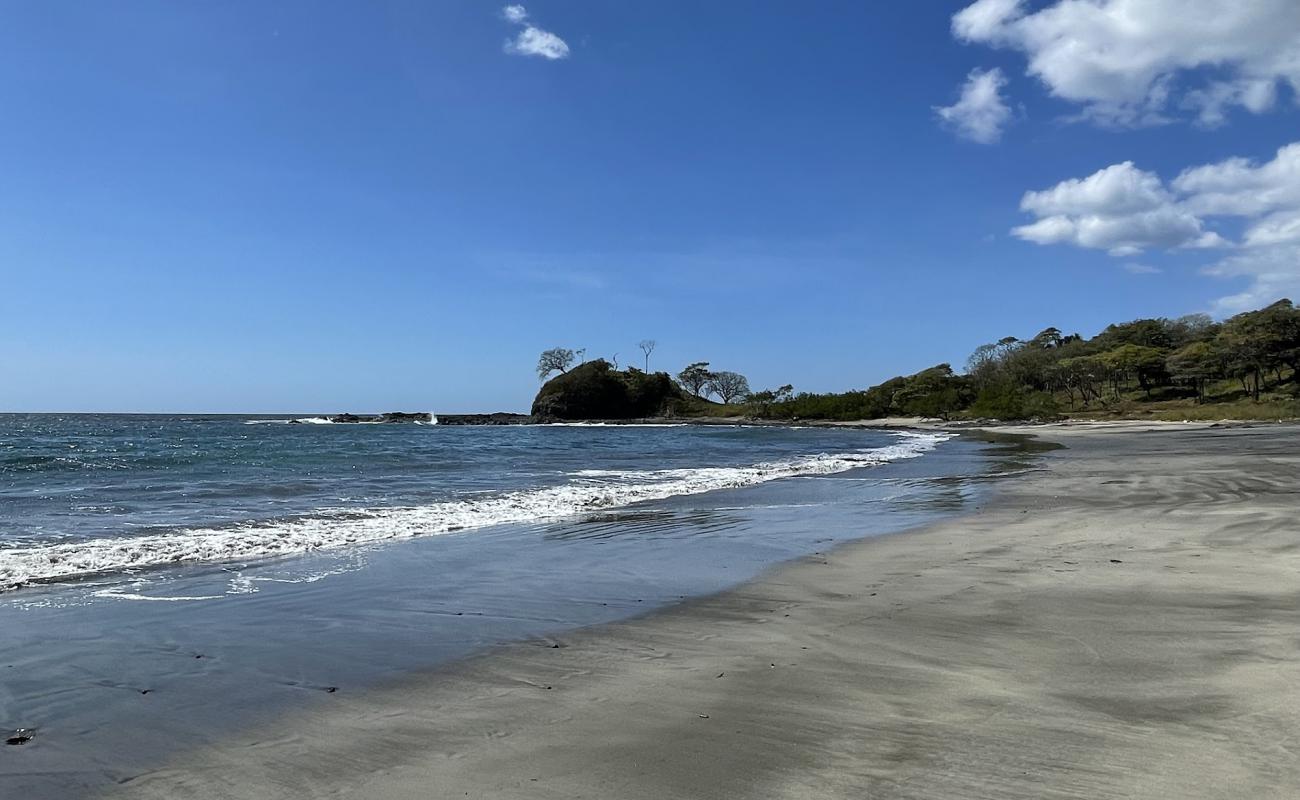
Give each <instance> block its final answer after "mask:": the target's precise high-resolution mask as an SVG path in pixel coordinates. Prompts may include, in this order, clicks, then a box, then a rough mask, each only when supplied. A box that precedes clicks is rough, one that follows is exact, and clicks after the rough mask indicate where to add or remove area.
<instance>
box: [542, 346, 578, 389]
mask: <svg viewBox="0 0 1300 800" xmlns="http://www.w3.org/2000/svg"><path fill="white" fill-rule="evenodd" d="M573 359H574V354H573V351H572V350H569V349H568V348H565V347H552V348H551V349H550V350H543V351H542V355H541V357H539V358H538V359H537V378H538V380H543V381H544V380H546V376H547V375H550V374H551V373H552V372H559V373H561V374H563V373H566V372H568V371H569V367H571V366H573Z"/></svg>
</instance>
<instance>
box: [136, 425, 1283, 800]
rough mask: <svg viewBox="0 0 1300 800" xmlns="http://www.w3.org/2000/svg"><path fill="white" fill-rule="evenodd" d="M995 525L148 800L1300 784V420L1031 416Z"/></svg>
mask: <svg viewBox="0 0 1300 800" xmlns="http://www.w3.org/2000/svg"><path fill="white" fill-rule="evenodd" d="M1035 433H1037V435H1038V436H1040V437H1042V438H1045V439H1055V440H1057V441H1060V442H1062V443H1064V444H1066V445H1067V449H1064V450H1060V451H1055V452H1052V453H1049V454H1047V455H1045V456H1044V457H1043V462H1042V466H1043V469H1042V470H1039V471H1037V472H1034V473H1032V474H1029V475H1026V476H1022V477H1020V478H1018V479H1015V480H1013V481H1009V482H1007V484H1006V485H1005V486H1004V489H1003V491H1002V492H1001V493H1000V494H999V495H998V496H997V497H996V498H995V499H994V500H992V501H991V502H989V503H988V504H987V505H985V506H984V507H983V508H980V509H978V510H977V511H976V512H974V513H972V514H970V515H968V516H966V517H963V518H960V519H957V520H954V521H951V522H946V523H942V524H939V525H936V526H934V527H931V528H928V529H925V530H922V531H917V532H910V533H905V534H900V535H895V536H887V537H882V538H877V539H872V540H866V541H863V542H860V543H855V544H851V545H847V546H844V547H842V548H840V549H838V550H836V551H834V552H832V553H830V554H825V555H820V556H816V557H811V558H805V559H803V560H801V561H798V562H795V563H793V564H790V565H788V566H785V567H781V568H779V569H777V570H775V571H773V572H771V573H769V574H768V575H767V576H765V577H764V578H762V579H760V580H757V581H754V582H751V583H748V584H745V585H744V586H742V587H740V588H739V589H736V590H733V591H729V592H726V593H724V594H721V595H717V596H715V597H711V598H707V599H703V600H699V601H696V602H693V603H690V604H686V605H683V606H678V607H675V608H672V609H670V610H667V611H663V612H659V613H656V614H654V615H651V616H648V617H645V618H642V619H638V620H632V621H629V622H623V623H616V624H611V625H605V626H601V627H598V628H593V629H589V630H586V631H583V632H580V633H577V634H574V635H570V636H567V637H564V638H563V639H561V640H548V641H544V642H534V643H529V644H523V645H514V646H509V647H505V648H501V649H500V650H498V651H496V652H494V653H492V654H490V655H488V656H485V657H482V658H478V659H474V660H472V661H468V662H465V663H462V664H460V665H459V666H456V667H454V668H451V669H446V670H442V671H439V672H436V673H433V674H428V675H422V676H418V677H413V678H410V679H408V680H406V681H404V682H402V683H401V684H400V685H396V686H392V687H390V688H388V689H385V690H382V691H376V692H371V693H357V694H355V695H348V694H345V693H339V694H338V695H335V696H333V699H334V700H336V701H337V702H334V703H332V704H331V705H330V706H329V707H328V708H325V709H320V710H313V711H311V712H308V713H302V714H299V715H296V716H290V717H287V718H284V719H281V720H279V721H278V722H277V723H276V724H275V725H273V726H268V727H263V728H258V729H250V730H248V731H246V732H244V733H243V734H241V735H238V736H235V737H233V738H232V739H231V740H230V741H229V742H227V743H226V744H225V745H224V746H222V747H219V748H208V749H205V750H203V751H200V752H195V753H191V754H189V755H187V756H184V757H182V758H179V759H177V760H176V761H175V762H174V763H173V764H171V765H170V766H169V767H167V768H166V769H162V770H157V771H154V772H150V773H148V774H145V775H140V776H138V777H135V778H133V779H131V780H128V781H126V782H124V783H123V784H122V785H121V786H119V787H118V788H117V790H116V791H115V792H114V793H113V795H112V796H114V797H132V798H168V800H178V799H179V798H205V800H208V799H212V798H268V797H277V798H307V797H312V798H321V797H357V798H362V797H364V798H378V799H379V800H387V799H396V798H430V797H439V798H441V797H490V798H574V797H590V798H647V799H649V798H654V799H655V800H659V799H660V798H735V797H755V798H759V797H762V798H783V797H784V798H824V797H846V798H847V797H853V798H860V797H871V798H1119V797H1192V798H1211V797H1222V798H1240V797H1252V798H1264V797H1277V798H1294V797H1297V796H1300V753H1297V749H1298V748H1300V743H1298V742H1297V740H1296V738H1295V737H1296V734H1295V731H1297V730H1300V691H1297V689H1296V687H1297V686H1300V634H1298V633H1297V631H1300V522H1297V516H1296V512H1297V509H1298V508H1300V494H1298V493H1297V492H1298V491H1300V487H1298V485H1297V477H1298V476H1300V429H1298V428H1295V427H1281V426H1263V427H1253V428H1232V429H1219V428H1196V427H1192V428H1189V429H1173V430H1156V431H1152V432H1142V431H1139V430H1133V429H1129V428H1124V427H1119V428H1108V429H1104V430H1089V429H1079V428H1071V429H1055V430H1054V429H1050V428H1040V429H1035Z"/></svg>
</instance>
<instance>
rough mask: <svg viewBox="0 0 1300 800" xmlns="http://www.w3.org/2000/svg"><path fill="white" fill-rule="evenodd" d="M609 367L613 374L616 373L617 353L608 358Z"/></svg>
mask: <svg viewBox="0 0 1300 800" xmlns="http://www.w3.org/2000/svg"><path fill="white" fill-rule="evenodd" d="M609 365H610V366H611V367H613V368H614V371H615V372H618V353H615V354H614V355H612V356H610V359H609Z"/></svg>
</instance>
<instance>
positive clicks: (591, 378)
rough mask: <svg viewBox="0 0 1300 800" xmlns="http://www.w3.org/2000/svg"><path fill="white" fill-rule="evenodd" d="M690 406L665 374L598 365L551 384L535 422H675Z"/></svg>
mask: <svg viewBox="0 0 1300 800" xmlns="http://www.w3.org/2000/svg"><path fill="white" fill-rule="evenodd" d="M687 402H688V399H687V397H686V395H685V393H684V392H682V390H681V389H680V388H678V386H677V384H675V383H673V379H672V378H670V377H668V373H666V372H652V373H645V372H642V371H641V370H639V369H635V368H630V369H627V370H625V371H619V370H616V369H614V368H613V367H612V366H611V365H610V364H609V362H607V361H604V360H601V359H597V360H595V361H588V362H587V363H585V364H580V365H578V366H576V367H574V368H573V369H571V370H569V371H568V372H565V373H563V374H560V375H557V376H555V377H554V378H551V379H550V380H549V381H547V382H546V384H545V385H544V386H542V388H541V391H539V392H538V393H537V398H536V399H535V400H533V417H535V418H536V419H537V420H538V421H539V422H545V421H549V420H629V419H639V418H642V417H657V416H671V415H673V414H674V413H675V412H677V411H679V410H680V409H681V407H682V406H683V405H685V404H686V403H687Z"/></svg>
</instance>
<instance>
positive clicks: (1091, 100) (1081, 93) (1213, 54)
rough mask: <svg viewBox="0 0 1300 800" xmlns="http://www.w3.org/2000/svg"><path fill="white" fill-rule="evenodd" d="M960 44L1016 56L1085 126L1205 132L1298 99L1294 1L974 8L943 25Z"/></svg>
mask: <svg viewBox="0 0 1300 800" xmlns="http://www.w3.org/2000/svg"><path fill="white" fill-rule="evenodd" d="M952 31H953V35H954V36H956V37H957V38H958V39H961V40H962V41H966V42H971V43H979V44H986V45H990V46H993V47H1005V48H1010V49H1014V50H1019V51H1022V52H1023V53H1024V54H1025V56H1026V57H1027V58H1028V60H1029V65H1028V72H1029V74H1030V75H1033V76H1034V77H1036V78H1038V79H1039V80H1041V81H1042V82H1043V84H1044V85H1045V86H1046V87H1047V89H1048V91H1049V92H1051V94H1053V95H1054V96H1056V97H1059V98H1061V99H1063V100H1068V101H1071V102H1073V103H1077V104H1079V105H1081V106H1082V108H1083V114H1084V115H1085V116H1087V117H1089V118H1092V119H1094V120H1097V121H1100V122H1104V123H1110V124H1120V125H1141V124H1151V123H1157V122H1164V121H1167V120H1168V119H1169V118H1170V115H1171V114H1176V113H1178V112H1179V111H1180V110H1190V111H1192V112H1194V113H1195V114H1196V115H1197V117H1198V119H1199V120H1200V122H1202V123H1204V124H1208V125H1215V124H1219V123H1221V122H1223V121H1224V118H1225V115H1226V113H1227V112H1228V111H1229V110H1230V109H1231V108H1233V107H1238V106H1240V107H1242V108H1245V109H1246V110H1248V111H1251V112H1254V113H1260V112H1263V111H1266V110H1268V109H1269V108H1271V107H1272V106H1273V105H1274V103H1275V102H1276V99H1277V94H1278V93H1277V89H1278V85H1279V84H1280V83H1288V84H1290V85H1291V87H1292V89H1293V90H1294V91H1297V92H1300V2H1296V0H1055V1H1054V2H1049V3H1048V4H1047V5H1046V6H1044V7H1042V8H1040V9H1037V10H1030V9H1028V8H1026V3H1025V2H1024V0H977V2H974V3H972V4H971V5H969V6H967V7H966V8H964V9H962V10H961V11H958V12H957V13H956V14H954V15H953V18H952Z"/></svg>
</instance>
